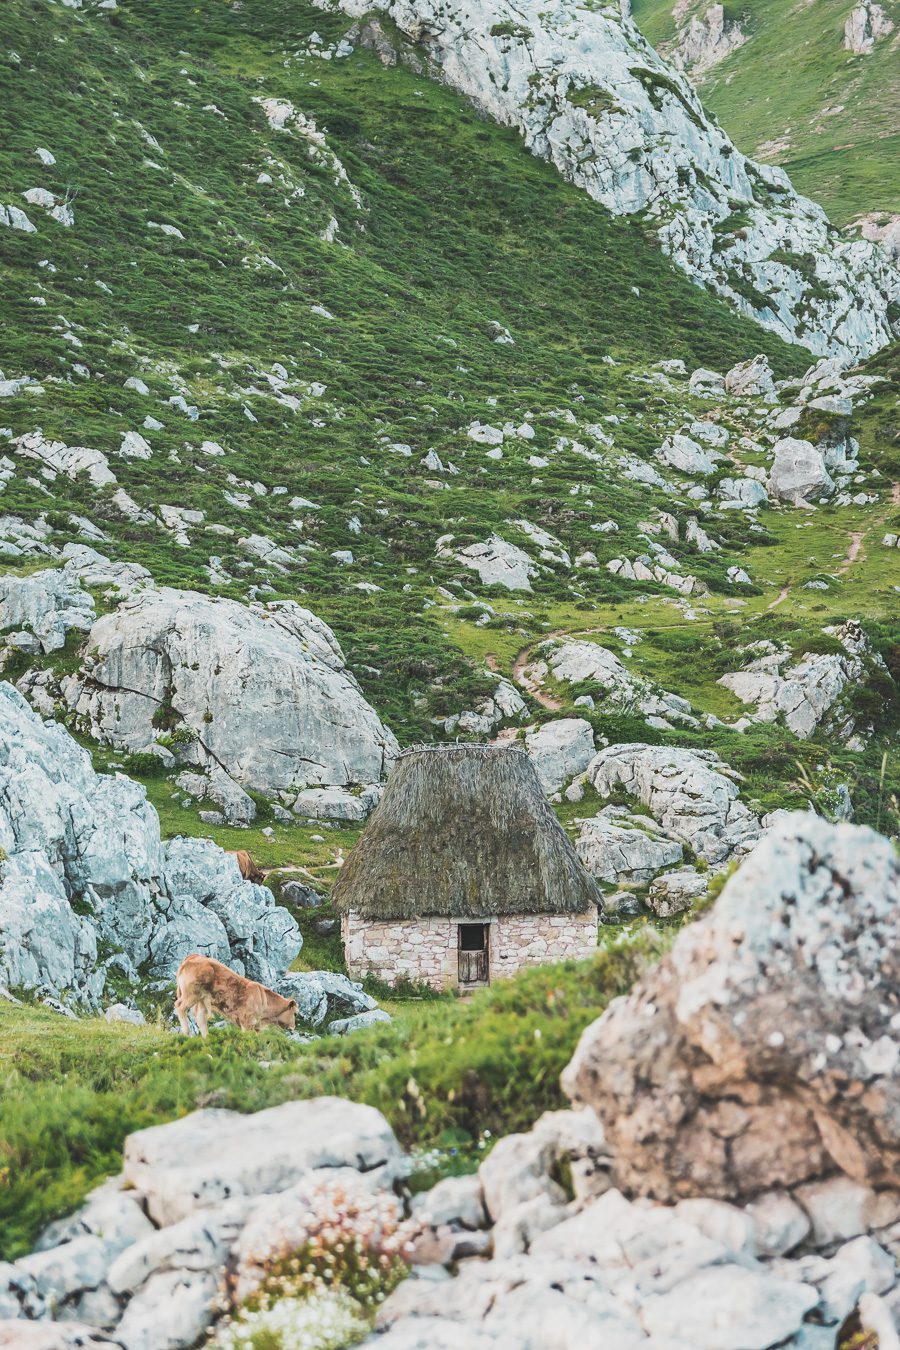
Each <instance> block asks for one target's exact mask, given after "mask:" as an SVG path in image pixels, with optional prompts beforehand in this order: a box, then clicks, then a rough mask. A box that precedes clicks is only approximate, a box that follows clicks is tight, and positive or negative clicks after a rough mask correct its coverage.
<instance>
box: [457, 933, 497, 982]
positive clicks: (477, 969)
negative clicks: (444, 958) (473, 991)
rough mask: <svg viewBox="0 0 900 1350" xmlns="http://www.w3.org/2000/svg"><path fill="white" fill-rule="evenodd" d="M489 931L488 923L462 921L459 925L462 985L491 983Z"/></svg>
mask: <svg viewBox="0 0 900 1350" xmlns="http://www.w3.org/2000/svg"><path fill="white" fill-rule="evenodd" d="M489 931H490V929H489V925H488V924H486V923H461V924H460V925H459V929H458V934H459V939H458V941H459V982H460V984H461V985H464V984H488V983H489V979H490V965H489V961H488V933H489Z"/></svg>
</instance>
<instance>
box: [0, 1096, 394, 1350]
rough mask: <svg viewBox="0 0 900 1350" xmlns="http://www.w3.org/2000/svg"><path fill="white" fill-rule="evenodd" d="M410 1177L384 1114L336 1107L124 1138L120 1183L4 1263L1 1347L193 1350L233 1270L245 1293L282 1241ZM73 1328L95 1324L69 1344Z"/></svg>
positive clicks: (214, 1114)
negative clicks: (335, 1209)
mask: <svg viewBox="0 0 900 1350" xmlns="http://www.w3.org/2000/svg"><path fill="white" fill-rule="evenodd" d="M405 1171H406V1160H405V1159H404V1157H403V1155H402V1153H401V1151H400V1147H399V1145H398V1144H397V1141H396V1139H395V1138H394V1135H393V1133H392V1131H391V1128H390V1126H389V1125H388V1123H387V1121H386V1120H385V1119H384V1117H383V1116H382V1115H381V1113H380V1112H379V1111H376V1110H374V1108H372V1107H370V1106H363V1105H358V1104H356V1103H353V1102H347V1101H343V1100H341V1099H340V1098H337V1097H319V1098H316V1099H315V1100H312V1101H295V1102H286V1103H284V1105H282V1106H275V1107H271V1108H270V1109H268V1110H265V1111H259V1112H257V1113H256V1114H255V1115H241V1114H239V1113H238V1112H236V1111H223V1110H202V1111H195V1112H194V1113H193V1114H192V1115H189V1116H186V1117H184V1118H183V1119H181V1120H177V1121H174V1122H173V1123H172V1124H168V1125H159V1126H154V1127H152V1128H150V1129H146V1130H141V1131H139V1132H138V1133H136V1134H132V1135H130V1136H129V1137H128V1139H127V1140H126V1142H125V1150H124V1170H123V1172H122V1175H121V1177H118V1178H115V1179H113V1180H112V1181H110V1182H108V1183H106V1184H105V1185H104V1186H102V1187H100V1188H99V1189H98V1190H97V1191H95V1192H94V1193H93V1194H92V1195H91V1196H90V1197H89V1198H88V1201H87V1203H86V1204H85V1205H84V1206H83V1207H82V1209H81V1210H80V1211H78V1213H77V1214H74V1215H72V1216H71V1218H69V1219H67V1220H62V1221H60V1222H58V1223H55V1224H52V1225H51V1226H50V1228H49V1229H47V1230H46V1231H45V1233H44V1234H43V1235H42V1237H41V1239H40V1240H39V1243H38V1250H37V1251H36V1252H34V1253H32V1255H30V1256H26V1257H23V1258H22V1259H21V1260H20V1261H17V1262H16V1263H15V1264H14V1265H2V1264H0V1319H9V1320H0V1345H9V1346H15V1347H26V1346H31V1345H32V1344H33V1345H34V1346H35V1347H38V1348H39V1350H58V1347H65V1350H70V1347H71V1350H77V1347H85V1350H87V1348H88V1347H92V1346H94V1345H96V1346H98V1347H99V1346H101V1345H107V1344H109V1345H110V1346H111V1347H112V1346H116V1347H119V1348H120V1350H121V1348H122V1347H124V1350H161V1347H166V1348H167V1350H187V1348H188V1347H191V1346H194V1345H196V1344H197V1343H199V1342H200V1341H201V1340H204V1339H205V1333H206V1331H207V1329H208V1328H209V1327H210V1325H211V1324H212V1323H213V1322H214V1321H215V1320H216V1319H217V1318H218V1317H219V1316H220V1315H221V1313H222V1312H223V1311H224V1310H225V1308H226V1307H227V1306H228V1303H229V1301H230V1299H229V1297H228V1294H229V1292H230V1280H229V1279H226V1273H227V1272H226V1267H227V1266H230V1267H231V1271H230V1273H231V1274H232V1275H234V1287H235V1294H236V1296H237V1297H238V1298H240V1297H243V1296H244V1294H245V1293H246V1292H251V1291H252V1288H253V1287H255V1285H254V1280H253V1276H254V1274H255V1273H256V1263H257V1262H261V1261H262V1260H264V1258H265V1256H266V1255H271V1248H272V1244H273V1242H276V1241H277V1240H279V1236H280V1237H281V1238H284V1237H286V1236H287V1234H289V1233H290V1232H291V1230H294V1231H297V1232H298V1233H300V1232H302V1229H303V1222H304V1220H306V1221H309V1219H310V1217H311V1215H315V1213H316V1210H317V1208H319V1209H321V1208H323V1207H325V1206H327V1205H329V1204H334V1203H335V1197H336V1198H337V1199H338V1200H340V1199H341V1198H343V1199H345V1200H346V1199H347V1198H348V1197H349V1198H351V1199H352V1197H354V1196H357V1195H359V1194H365V1193H371V1192H373V1191H375V1190H376V1189H383V1190H389V1189H390V1187H391V1186H392V1184H393V1183H394V1181H395V1180H397V1179H398V1178H400V1177H401V1176H402V1175H403V1174H404V1172H405ZM335 1187H340V1188H341V1189H340V1190H336V1189H335ZM258 1283H259V1277H258V1275H257V1278H256V1280H255V1284H258ZM55 1319H59V1321H58V1322H57V1321H56V1320H55ZM73 1321H78V1322H80V1323H83V1324H85V1325H84V1328H83V1332H82V1333H81V1336H80V1337H78V1338H73V1339H72V1340H71V1341H69V1340H67V1339H66V1337H67V1335H68V1332H69V1328H70V1326H71V1323H72V1322H73ZM32 1330H33V1331H34V1332H35V1333H38V1332H40V1333H42V1335H43V1339H37V1337H35V1339H34V1340H31V1339H29V1337H30V1334H31V1332H32ZM104 1331H105V1332H106V1333H107V1334H108V1335H109V1337H110V1339H109V1341H107V1340H106V1339H105V1337H104V1334H103V1333H104ZM17 1337H18V1339H17Z"/></svg>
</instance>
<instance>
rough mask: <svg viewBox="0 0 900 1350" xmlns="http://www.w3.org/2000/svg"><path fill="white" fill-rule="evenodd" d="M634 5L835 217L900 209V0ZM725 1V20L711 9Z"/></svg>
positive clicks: (749, 134) (714, 101) (842, 220)
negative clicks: (899, 112)
mask: <svg viewBox="0 0 900 1350" xmlns="http://www.w3.org/2000/svg"><path fill="white" fill-rule="evenodd" d="M632 8H633V12H634V18H635V21H636V22H637V24H638V26H639V28H640V29H641V32H642V33H644V35H645V36H646V37H647V38H648V39H649V40H650V42H652V43H653V45H654V46H655V47H656V48H657V49H658V50H659V51H660V52H661V53H662V54H663V55H666V56H669V57H670V58H673V59H675V60H676V61H679V62H682V63H683V64H684V65H685V68H686V70H687V72H688V74H689V75H690V77H691V80H692V81H693V82H694V84H695V85H696V87H697V89H698V90H699V92H700V95H701V97H702V99H703V102H704V105H705V106H706V107H707V108H708V109H709V111H710V112H712V113H714V114H715V115H716V117H718V118H719V120H720V121H721V123H722V126H723V127H724V128H725V130H726V131H727V132H728V134H729V135H730V136H732V137H733V138H734V141H735V144H736V145H737V146H739V148H740V149H741V150H743V151H744V152H745V154H748V155H753V156H754V158H756V159H760V160H763V161H764V162H766V163H768V164H778V165H780V166H781V167H782V168H783V169H785V170H786V171H787V172H788V173H789V174H790V176H791V180H792V181H793V182H794V184H795V185H796V186H797V187H798V188H799V189H800V191H801V192H805V193H807V195H808V196H810V197H813V198H815V200H816V201H818V202H821V204H822V205H823V206H824V207H825V209H826V211H827V212H828V214H829V215H830V217H831V219H832V220H833V221H834V222H835V224H837V225H840V226H845V225H847V224H849V223H851V222H858V221H859V220H860V219H861V218H866V217H870V216H874V217H875V218H876V220H877V219H878V218H881V219H882V220H889V219H890V218H891V217H896V216H897V215H898V214H900V134H898V132H897V107H898V104H900V46H898V41H900V6H898V5H897V4H896V3H893V0H885V3H883V4H878V3H871V4H870V3H869V0H863V2H862V3H857V2H856V0H816V3H815V4H812V5H802V4H796V3H793V0H747V3H744V4H738V5H726V6H725V7H724V9H723V7H722V6H714V5H712V4H710V3H709V0H679V3H678V4H676V5H673V4H672V3H671V0H634V3H633V6H632ZM718 10H722V11H723V12H722V23H721V25H720V24H718V23H717V22H715V16H714V17H713V21H711V17H710V16H711V14H712V13H713V11H718ZM879 16H880V17H879ZM873 223H874V222H873ZM897 247H898V248H900V242H898V244H897Z"/></svg>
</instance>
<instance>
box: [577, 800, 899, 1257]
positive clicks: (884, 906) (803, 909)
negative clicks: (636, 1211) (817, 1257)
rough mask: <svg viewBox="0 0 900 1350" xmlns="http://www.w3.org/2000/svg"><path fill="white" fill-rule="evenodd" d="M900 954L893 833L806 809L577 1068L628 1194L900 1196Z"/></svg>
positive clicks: (599, 1028) (601, 1032)
mask: <svg viewBox="0 0 900 1350" xmlns="http://www.w3.org/2000/svg"><path fill="white" fill-rule="evenodd" d="M898 952H900V861H898V858H897V855H896V852H895V851H894V849H893V846H892V845H891V844H890V842H889V841H888V840H887V839H884V838H882V837H881V836H879V835H877V834H875V833H874V832H873V831H872V830H869V829H866V828H861V827H857V826H852V825H838V826H833V825H830V824H828V823H827V822H826V821H823V820H821V819H819V818H818V817H815V816H812V815H808V814H802V813H794V814H791V815H789V816H788V817H787V818H786V819H784V820H783V821H782V822H781V823H780V824H779V825H778V826H776V827H775V828H773V829H772V830H771V831H770V832H769V833H768V834H767V835H766V837H765V838H764V839H763V840H762V842H761V843H760V844H759V845H758V846H757V848H756V849H755V850H754V852H753V853H752V855H751V856H750V857H749V858H748V859H747V860H746V861H745V862H744V864H743V865H742V866H741V868H740V870H739V871H738V872H737V874H736V875H735V876H734V877H733V878H732V879H731V880H730V881H729V882H728V884H727V885H726V887H725V889H724V891H723V892H722V895H721V896H720V897H719V899H718V901H717V903H716V905H715V908H714V909H713V910H712V911H711V913H710V914H708V915H707V916H705V917H704V918H702V919H700V920H699V921H697V922H696V923H694V924H692V925H691V926H690V927H689V928H686V929H684V930H683V931H682V932H681V933H680V934H679V936H678V938H677V940H676V942H675V946H674V947H673V949H672V952H671V953H670V954H669V955H668V956H667V957H665V958H664V960H663V961H662V963H661V964H660V966H659V967H657V968H656V969H655V970H654V971H652V972H651V973H650V974H649V975H648V976H647V977H646V978H645V979H644V980H643V981H642V982H641V983H640V984H639V985H638V986H637V987H636V988H635V989H634V990H632V992H631V993H630V994H628V995H627V996H626V997H625V998H622V999H618V1000H616V1001H615V1002H614V1003H613V1004H611V1006H610V1007H609V1009H608V1010H607V1012H606V1013H605V1014H604V1015H603V1016H602V1017H601V1018H600V1019H599V1020H598V1021H597V1022H595V1023H594V1024H593V1025H592V1026H591V1027H589V1028H588V1029H587V1031H585V1033H584V1034H583V1036H582V1039H581V1042H580V1044H579V1047H578V1050H577V1052H576V1054H575V1057H574V1059H573V1060H572V1062H571V1064H570V1065H569V1067H568V1069H567V1070H566V1072H565V1074H564V1086H565V1089H566V1091H567V1092H568V1093H569V1095H570V1096H572V1097H574V1098H577V1099H578V1100H579V1101H581V1102H586V1103H588V1104H590V1105H591V1106H592V1107H593V1108H594V1110H595V1111H596V1112H597V1114H598V1116H599V1117H600V1120H601V1122H602V1123H603V1125H604V1128H605V1130H606V1133H607V1138H608V1140H609V1143H610V1145H611V1148H612V1151H613V1154H614V1157H615V1175H616V1178H617V1180H618V1182H619V1184H621V1185H623V1186H625V1187H627V1188H629V1189H631V1190H633V1191H636V1192H638V1193H639V1194H642V1195H653V1196H655V1197H657V1198H659V1199H673V1198H677V1197H678V1196H683V1195H699V1194H704V1195H707V1196H719V1197H722V1198H728V1199H734V1198H737V1197H750V1196H753V1195H755V1194H758V1193H760V1192H763V1191H766V1190H769V1189H771V1188H772V1187H776V1186H786V1185H787V1186H792V1185H796V1184H798V1183H800V1182H807V1181H814V1180H817V1179H818V1178H821V1177H824V1176H826V1175H828V1174H829V1173H832V1172H834V1171H836V1170H840V1171H843V1172H845V1173H846V1174H847V1175H848V1176H849V1177H852V1178H854V1179H855V1180H856V1181H858V1182H862V1183H866V1184H869V1185H872V1186H876V1187H884V1186H894V1187H900V1073H898V1065H900V1040H898V1035H897V1027H898V1026H900V964H898V960H900V958H898ZM895 1208H897V1206H895ZM898 1213H900V1209H898ZM860 1231H861V1230H860Z"/></svg>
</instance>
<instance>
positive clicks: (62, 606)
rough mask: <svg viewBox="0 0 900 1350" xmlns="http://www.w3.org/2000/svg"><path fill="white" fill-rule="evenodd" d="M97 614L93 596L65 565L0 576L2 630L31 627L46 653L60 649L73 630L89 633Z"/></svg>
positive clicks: (37, 641)
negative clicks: (22, 575)
mask: <svg viewBox="0 0 900 1350" xmlns="http://www.w3.org/2000/svg"><path fill="white" fill-rule="evenodd" d="M95 617H96V616H95V611H94V601H93V599H92V598H91V596H90V595H89V594H88V593H87V592H86V591H83V590H82V589H81V585H80V582H79V580H78V578H77V576H75V575H73V574H72V573H71V572H67V571H66V569H65V568H63V569H62V570H59V571H54V570H52V569H49V568H48V569H47V570H45V571H43V572H33V573H32V574H31V575H30V576H24V577H17V576H4V577H0V629H4V628H13V627H15V628H25V629H28V630H29V631H30V632H31V633H33V634H34V637H35V640H36V643H37V644H38V645H39V646H40V650H41V651H43V652H54V651H58V650H59V648H60V647H62V646H64V645H65V641H66V634H67V633H68V632H69V631H70V630H72V629H75V630H76V631H77V632H82V633H87V632H88V631H89V630H90V627H91V625H92V623H93V622H94V619H95Z"/></svg>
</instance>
